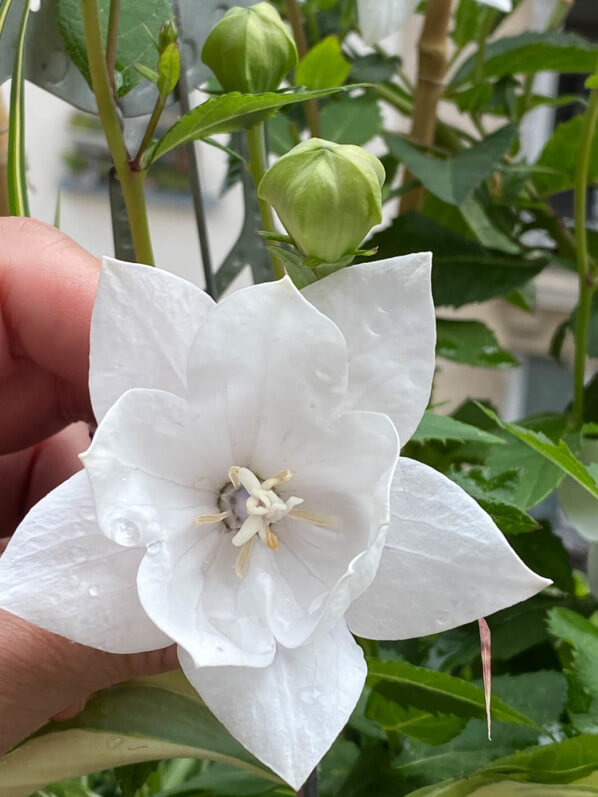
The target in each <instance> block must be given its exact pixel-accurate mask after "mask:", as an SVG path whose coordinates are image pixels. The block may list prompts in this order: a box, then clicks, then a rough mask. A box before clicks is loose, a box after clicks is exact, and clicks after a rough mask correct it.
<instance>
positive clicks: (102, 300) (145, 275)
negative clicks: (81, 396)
mask: <svg viewBox="0 0 598 797" xmlns="http://www.w3.org/2000/svg"><path fill="white" fill-rule="evenodd" d="M213 307H214V302H213V301H212V299H210V297H209V296H208V295H207V293H204V292H203V291H202V290H201V289H200V288H198V287H197V286H195V285H193V284H192V283H190V282H187V281H186V280H183V279H180V278H179V277H175V276H174V274H170V273H169V272H168V271H163V270H162V269H159V268H152V267H150V266H142V265H138V264H136V263H123V262H122V261H120V260H114V259H113V258H111V257H104V258H103V259H102V271H101V273H100V281H99V284H98V292H97V296H96V301H95V305H94V309H93V315H92V319H91V337H90V355H89V363H90V368H89V390H90V393H91V402H92V406H93V410H94V413H95V416H96V419H97V421H98V422H99V421H101V419H102V418H103V417H104V415H105V413H106V411H107V409H108V407H110V406H111V405H112V404H114V402H115V401H116V399H117V398H118V397H119V396H121V395H122V394H123V393H125V392H126V391H127V390H129V389H130V388H133V387H153V388H160V389H161V390H169V391H171V392H172V393H177V394H178V395H181V396H184V395H185V394H186V385H187V373H186V369H187V354H188V352H189V346H190V345H191V341H192V340H193V338H194V337H195V334H196V332H197V330H198V329H199V327H200V325H201V324H202V322H203V321H204V319H205V317H206V315H207V314H208V313H209V311H210V310H211V309H212V308H213Z"/></svg>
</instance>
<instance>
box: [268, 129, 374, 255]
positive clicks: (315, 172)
mask: <svg viewBox="0 0 598 797" xmlns="http://www.w3.org/2000/svg"><path fill="white" fill-rule="evenodd" d="M384 178H385V172H384V166H382V164H381V163H380V161H379V160H378V158H376V156H375V155H372V154H371V153H370V152H367V150H365V149H362V148H361V147H356V146H353V145H350V144H335V143H334V142H332V141H324V140H322V139H320V138H312V139H310V140H309V141H305V142H304V143H302V144H298V145H297V146H296V147H294V148H293V149H292V150H290V152H288V153H287V154H286V155H283V157H282V158H280V160H278V161H277V162H276V163H275V164H274V165H273V166H272V167H271V168H270V169H269V170H268V171H267V172H266V174H265V175H264V177H263V178H262V181H261V182H260V185H259V188H258V196H259V197H260V199H264V200H266V201H267V202H269V203H270V204H271V205H272V207H273V208H274V209H275V210H276V212H277V213H278V216H279V218H280V220H281V221H282V223H283V224H284V226H285V228H286V230H287V232H288V233H289V235H290V236H291V238H292V239H293V242H294V243H295V246H296V247H297V249H299V250H300V251H301V252H302V253H303V254H304V255H307V256H308V257H314V258H317V259H318V260H320V261H323V262H326V263H335V262H338V261H340V260H341V258H342V257H343V256H344V255H347V254H349V253H351V252H353V251H354V250H355V249H357V247H358V246H359V244H360V243H361V242H362V241H363V239H364V238H365V236H366V235H367V234H368V232H369V230H370V229H371V228H372V227H373V226H374V224H378V223H379V222H380V221H381V220H382V196H381V188H382V185H383V183H384Z"/></svg>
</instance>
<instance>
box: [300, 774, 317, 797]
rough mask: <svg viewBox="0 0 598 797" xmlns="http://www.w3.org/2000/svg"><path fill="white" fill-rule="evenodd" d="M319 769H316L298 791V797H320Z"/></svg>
mask: <svg viewBox="0 0 598 797" xmlns="http://www.w3.org/2000/svg"><path fill="white" fill-rule="evenodd" d="M319 794H320V786H319V783H318V770H317V769H314V771H313V772H312V773H311V775H310V776H309V778H308V779H307V780H306V781H305V783H304V784H303V786H302V787H301V788H300V789H299V791H298V792H297V797H319Z"/></svg>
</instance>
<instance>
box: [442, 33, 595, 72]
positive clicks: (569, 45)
mask: <svg viewBox="0 0 598 797" xmlns="http://www.w3.org/2000/svg"><path fill="white" fill-rule="evenodd" d="M484 56H485V57H484V63H483V66H482V75H481V77H483V78H487V77H503V76H505V75H514V74H517V73H525V74H530V73H535V72H540V71H543V70H545V69H554V70H555V71H556V72H594V71H595V69H596V65H597V64H598V47H596V45H595V44H593V43H592V42H590V41H588V40H587V39H582V38H581V36H576V35H575V34H574V33H561V32H558V31H557V32H542V33H536V32H528V33H520V34H518V35H516V36H505V37H504V38H502V39H497V40H496V41H493V42H489V43H488V44H487V46H486V50H485V53H484ZM475 63H476V61H475V56H471V57H470V58H468V59H467V60H466V61H465V62H464V63H463V64H462V65H461V67H460V68H459V69H458V70H457V72H456V73H455V75H454V77H453V78H452V80H451V86H457V85H459V84H460V83H464V82H465V81H467V80H470V79H471V78H472V77H473V75H474V71H475Z"/></svg>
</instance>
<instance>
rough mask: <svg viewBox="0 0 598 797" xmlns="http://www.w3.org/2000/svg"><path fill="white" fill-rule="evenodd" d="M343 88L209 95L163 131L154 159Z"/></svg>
mask: <svg viewBox="0 0 598 797" xmlns="http://www.w3.org/2000/svg"><path fill="white" fill-rule="evenodd" d="M343 90H344V89H343V88H342V87H341V88H336V89H322V90H321V91H298V92H294V93H289V94H278V93H276V92H274V91H269V92H264V93H263V94H241V93H240V92H238V91H230V92H228V93H227V94H222V95H220V96H219V97H210V99H208V100H206V101H205V102H203V103H202V104H201V105H198V106H197V107H196V108H193V109H192V110H191V111H189V113H186V114H185V115H184V116H182V117H181V118H180V119H178V120H177V121H176V122H175V123H174V124H173V125H172V127H171V128H169V129H168V130H167V131H166V133H164V135H163V136H162V138H161V139H160V141H159V142H158V145H157V146H156V148H155V150H154V152H153V154H152V160H151V162H152V163H153V162H154V161H156V160H158V158H161V157H162V155H165V154H166V153H167V152H170V150H172V149H174V148H175V147H178V146H180V145H181V144H185V143H187V142H188V141H195V140H197V139H199V138H206V137H207V136H214V135H216V134H217V133H232V132H234V131H235V130H242V129H243V128H245V127H252V126H253V125H256V124H258V123H260V122H263V121H264V120H265V119H268V118H269V117H270V116H272V115H273V114H274V113H276V111H277V110H278V108H283V107H284V106H285V105H291V104H292V103H295V102H305V100H310V99H318V98H320V97H327V96H329V95H330V94H334V93H336V92H337V91H343Z"/></svg>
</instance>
